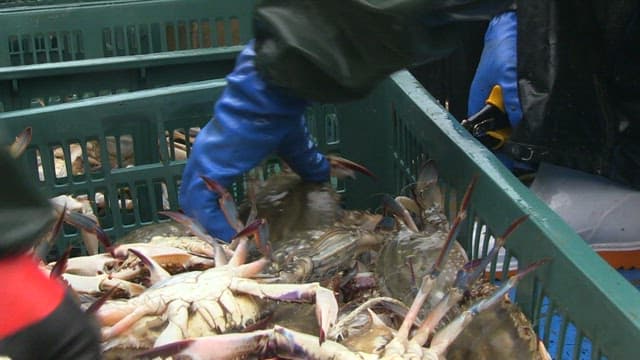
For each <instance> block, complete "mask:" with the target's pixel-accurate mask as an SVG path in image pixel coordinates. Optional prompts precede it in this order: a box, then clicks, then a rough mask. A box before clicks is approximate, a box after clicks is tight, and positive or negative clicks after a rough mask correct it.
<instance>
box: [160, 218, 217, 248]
mask: <svg viewBox="0 0 640 360" xmlns="http://www.w3.org/2000/svg"><path fill="white" fill-rule="evenodd" d="M158 214H161V215H164V216H166V217H168V218H170V219H172V220H173V221H175V222H177V223H179V224H181V225H184V226H185V227H187V228H188V229H189V231H191V233H192V234H193V235H195V236H197V237H198V238H199V239H201V240H204V241H205V242H206V243H208V244H210V245H212V246H214V247H215V246H216V245H220V244H219V242H222V240H218V241H216V239H214V238H213V237H212V236H211V235H209V234H208V233H207V231H206V230H205V229H204V227H202V225H200V223H198V222H197V221H196V220H194V219H192V218H190V217H188V216H187V215H185V214H183V213H180V212H177V211H158Z"/></svg>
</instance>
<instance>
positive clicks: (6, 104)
mask: <svg viewBox="0 0 640 360" xmlns="http://www.w3.org/2000/svg"><path fill="white" fill-rule="evenodd" d="M254 3H255V1H252V0H249V1H247V0H243V1H237V2H236V1H225V0H215V1H214V0H190V1H184V0H147V1H109V2H107V1H103V2H87V3H81V4H73V5H66V6H62V5H58V6H44V7H43V6H39V7H32V8H12V9H2V10H0V23H2V24H3V26H2V28H3V31H2V36H3V37H4V43H5V45H4V46H1V47H0V83H1V84H2V86H0V112H3V111H5V112H6V111H13V110H19V109H25V108H30V107H41V106H45V105H54V104H59V103H63V102H69V101H75V100H78V99H84V98H88V97H94V96H100V95H110V94H115V93H123V92H130V91H136V90H141V89H150V88H155V87H161V86H167V85H174V84H178V83H187V82H191V81H199V80H206V79H215V78H220V77H223V76H224V75H226V74H227V73H229V72H230V71H231V69H232V68H233V65H234V62H235V58H236V56H237V54H238V52H239V51H240V50H241V48H242V45H243V44H245V43H246V42H247V41H248V40H249V39H250V38H251V36H252V32H251V15H250V14H251V10H252V8H253V5H254ZM141 14H142V15H141Z"/></svg>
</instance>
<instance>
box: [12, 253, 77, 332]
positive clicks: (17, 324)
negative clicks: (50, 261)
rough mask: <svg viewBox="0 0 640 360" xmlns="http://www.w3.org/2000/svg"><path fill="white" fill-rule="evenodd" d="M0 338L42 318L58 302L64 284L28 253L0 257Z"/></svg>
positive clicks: (62, 294)
mask: <svg viewBox="0 0 640 360" xmlns="http://www.w3.org/2000/svg"><path fill="white" fill-rule="evenodd" d="M0 274H1V277H2V283H3V284H2V286H1V287H0V309H2V311H0V339H2V338H4V337H6V336H9V335H11V334H14V333H16V332H18V331H20V330H21V329H24V328H25V327H27V326H29V325H32V324H34V323H36V322H38V321H41V320H43V319H44V318H45V317H47V316H48V315H49V314H51V313H52V312H53V311H54V310H55V309H56V307H58V305H60V303H61V302H62V300H63V298H64V294H65V287H64V286H63V285H62V283H61V282H59V281H57V280H51V279H49V277H48V276H46V275H45V274H44V273H43V272H42V270H40V269H39V268H38V263H37V262H36V260H35V259H34V258H33V257H32V255H29V254H23V255H19V256H12V257H9V258H6V259H1V260H0Z"/></svg>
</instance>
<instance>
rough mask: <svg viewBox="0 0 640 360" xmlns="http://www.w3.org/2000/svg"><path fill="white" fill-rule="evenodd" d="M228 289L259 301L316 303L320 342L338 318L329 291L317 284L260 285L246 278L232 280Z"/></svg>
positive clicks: (334, 299)
mask: <svg viewBox="0 0 640 360" xmlns="http://www.w3.org/2000/svg"><path fill="white" fill-rule="evenodd" d="M229 288H230V289H231V290H234V291H239V292H243V293H245V294H250V295H254V296H257V297H259V298H261V299H263V298H268V299H274V300H284V301H300V302H313V301H314V300H315V303H316V317H317V319H318V324H319V325H320V342H321V343H322V342H323V341H324V338H325V334H327V332H328V331H329V328H330V327H332V326H333V325H334V324H335V323H336V320H337V318H338V302H337V301H336V298H335V296H334V294H333V292H332V291H331V290H329V289H326V288H323V287H322V286H320V284H319V283H309V284H261V283H258V282H257V281H255V280H251V279H246V278H234V279H232V280H231V284H230V285H229Z"/></svg>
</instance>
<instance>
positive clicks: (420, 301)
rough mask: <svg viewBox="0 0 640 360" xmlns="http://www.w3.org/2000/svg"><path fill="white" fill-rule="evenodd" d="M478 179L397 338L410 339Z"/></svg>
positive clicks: (466, 194)
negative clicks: (413, 326) (413, 325)
mask: <svg viewBox="0 0 640 360" xmlns="http://www.w3.org/2000/svg"><path fill="white" fill-rule="evenodd" d="M477 181H478V177H477V176H474V178H473V179H472V180H471V183H470V184H469V186H468V187H467V191H466V193H465V194H464V198H463V199H462V203H461V205H460V210H459V211H458V214H457V215H456V218H455V219H454V221H453V223H452V224H451V229H449V234H447V240H446V241H445V243H444V246H443V247H442V250H441V251H440V255H439V256H438V259H437V260H436V262H435V263H434V264H433V267H432V268H431V271H430V272H429V273H428V274H427V275H425V276H424V277H423V278H422V284H421V285H420V289H418V294H416V297H415V299H414V300H413V303H412V304H411V308H410V309H409V312H408V313H407V316H406V317H405V318H404V321H403V322H402V325H401V326H400V329H399V330H398V334H397V335H396V339H398V340H400V341H406V340H407V339H408V336H409V330H410V329H411V325H412V324H413V323H414V322H415V320H416V318H417V317H418V312H419V311H420V309H421V308H422V305H424V302H425V301H426V300H427V296H428V295H429V293H430V292H431V288H432V287H433V285H434V284H435V282H436V279H437V278H438V275H440V272H441V271H442V266H444V264H445V262H446V259H447V256H448V255H449V252H450V251H451V248H452V247H453V243H454V241H455V238H456V237H458V233H459V232H460V224H461V223H462V221H463V220H464V219H465V218H466V217H467V207H469V202H470V200H471V194H472V192H473V189H474V187H475V184H476V182H477ZM394 340H395V339H394Z"/></svg>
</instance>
